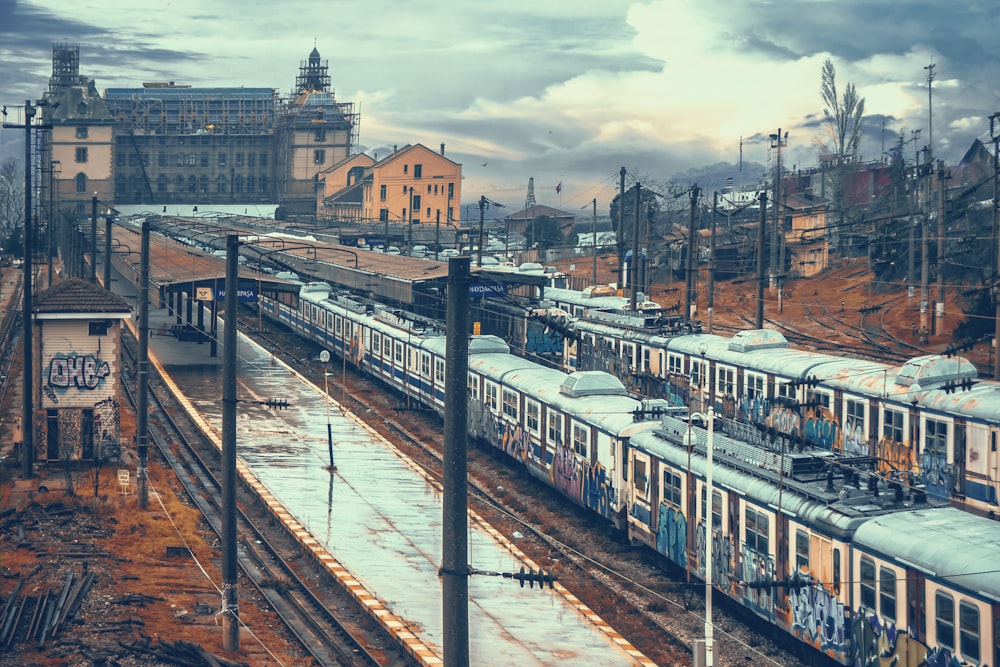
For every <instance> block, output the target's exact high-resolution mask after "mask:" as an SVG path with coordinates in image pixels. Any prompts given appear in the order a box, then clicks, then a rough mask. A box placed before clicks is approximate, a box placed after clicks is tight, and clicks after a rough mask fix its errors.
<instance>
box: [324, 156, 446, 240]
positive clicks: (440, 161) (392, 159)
mask: <svg viewBox="0 0 1000 667" xmlns="http://www.w3.org/2000/svg"><path fill="white" fill-rule="evenodd" d="M318 178H319V179H321V180H322V181H323V193H324V196H323V201H322V204H321V210H322V211H323V216H325V217H327V218H331V219H333V220H337V221H341V222H349V223H362V222H366V223H372V222H381V223H385V224H410V223H413V224H419V223H441V224H442V225H445V224H450V223H454V222H455V221H456V220H457V206H458V205H459V203H460V202H461V197H462V192H461V187H462V165H461V164H458V163H457V162H453V161H451V160H449V159H448V158H447V157H445V155H444V144H441V150H440V152H434V151H432V150H430V149H429V148H427V147H426V146H424V145H422V144H414V145H408V146H404V147H403V148H401V149H398V150H393V153H392V155H390V156H389V157H387V158H384V159H382V160H376V159H374V158H371V157H369V156H367V155H353V156H351V157H349V158H347V159H345V160H342V161H340V162H338V163H337V164H336V165H334V166H333V167H332V168H330V169H329V170H328V171H325V172H323V173H322V174H320V175H319V177H318Z"/></svg>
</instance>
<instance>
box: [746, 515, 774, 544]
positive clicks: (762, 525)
mask: <svg viewBox="0 0 1000 667" xmlns="http://www.w3.org/2000/svg"><path fill="white" fill-rule="evenodd" d="M745 515H746V520H745V521H744V525H745V526H746V533H745V535H744V541H745V542H746V545H747V546H748V547H750V548H751V549H753V550H754V551H756V552H757V553H759V554H766V553H768V552H769V551H770V542H769V534H770V532H771V531H770V524H771V517H769V516H768V515H767V514H765V513H764V512H758V511H757V510H755V509H754V508H752V507H747V509H746V512H745Z"/></svg>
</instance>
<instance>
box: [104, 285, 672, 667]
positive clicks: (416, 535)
mask: <svg viewBox="0 0 1000 667" xmlns="http://www.w3.org/2000/svg"><path fill="white" fill-rule="evenodd" d="M116 291H117V289H116ZM122 291H123V292H128V291H129V288H128V287H127V286H126V287H125V288H124V289H123V290H122ZM173 323H174V316H172V315H169V314H168V313H167V311H166V310H163V309H151V310H150V314H149V326H150V329H153V330H155V329H163V328H165V327H169V326H170V325H171V324H173ZM221 330H222V325H220V336H221ZM210 350H211V346H210V345H209V344H207V343H202V344H199V343H195V342H184V341H180V340H178V339H177V338H174V337H170V336H151V337H150V358H151V361H152V362H153V363H154V364H156V365H157V366H158V367H159V368H160V369H161V370H162V372H164V373H166V374H167V375H168V376H169V378H170V382H171V383H172V384H174V385H175V386H176V388H177V390H179V392H181V393H182V394H183V395H184V396H185V397H186V399H185V400H186V404H187V407H188V410H189V412H194V413H196V414H197V415H198V418H199V419H201V420H203V428H204V429H206V430H207V431H209V432H211V433H214V434H215V439H216V445H217V446H221V424H222V416H221V415H222V406H221V397H222V392H221V386H222V370H223V369H222V346H221V344H220V345H219V347H218V352H219V356H216V357H212V356H210ZM237 356H238V365H239V368H238V384H239V389H238V395H239V398H240V401H241V402H240V404H239V408H238V417H237V435H236V437H237V448H238V457H239V467H240V470H239V474H240V475H241V477H242V478H243V479H244V481H246V482H247V483H248V484H251V485H252V486H254V487H255V488H256V489H257V491H258V493H259V494H260V495H261V496H262V497H264V498H265V499H266V500H267V502H268V503H269V504H270V506H271V511H272V512H273V513H274V514H275V515H276V516H277V517H279V519H280V520H281V521H283V522H284V523H285V525H286V526H287V527H288V529H289V530H290V531H291V532H293V533H294V534H295V535H296V536H297V537H298V539H299V540H300V541H301V542H302V543H303V545H304V546H305V547H306V549H308V551H309V553H311V554H312V556H313V558H315V559H316V560H317V561H318V562H320V563H321V564H322V565H323V566H324V567H326V568H327V569H328V570H329V571H330V572H332V573H333V574H334V575H335V576H337V577H338V578H339V579H340V580H341V581H342V582H344V583H345V584H346V585H347V586H349V587H350V588H351V589H352V590H354V591H355V595H356V596H357V597H358V599H360V600H362V601H363V603H364V604H365V605H366V606H367V608H368V609H369V610H370V612H371V614H372V615H373V616H374V617H375V618H377V619H378V621H379V622H380V623H381V624H382V625H383V626H384V627H386V628H387V629H388V630H389V631H390V632H391V633H393V634H394V635H395V636H397V637H398V638H400V639H401V640H402V641H403V642H404V643H405V644H406V645H407V646H408V647H409V649H410V652H411V654H412V655H414V656H415V657H416V658H417V659H418V660H419V662H420V663H421V664H425V665H440V664H443V661H442V656H441V649H440V647H441V645H442V643H443V629H442V599H441V598H442V593H441V590H442V586H441V580H440V579H439V578H438V574H437V571H438V567H439V565H440V562H441V542H442V491H441V487H440V485H439V484H438V483H437V482H435V481H433V480H430V479H428V478H426V477H425V476H424V475H423V474H422V473H421V471H420V470H419V469H418V468H417V466H416V465H414V464H413V463H412V462H411V461H408V460H407V458H406V457H405V456H404V455H403V454H402V453H401V452H399V451H397V450H396V449H395V448H393V447H392V445H391V444H390V443H389V442H387V441H386V440H385V439H384V438H382V437H381V436H380V435H379V434H378V433H376V432H375V431H374V430H372V429H371V428H370V427H369V426H368V425H367V424H365V423H364V422H362V421H361V420H360V419H358V418H357V417H355V416H354V415H352V414H351V413H349V412H348V411H346V410H344V409H342V408H341V406H340V405H339V404H338V403H336V402H335V401H333V400H332V399H328V398H326V397H325V395H324V394H323V391H322V389H318V388H316V387H315V386H314V385H313V384H311V383H310V382H308V381H306V380H305V379H304V378H303V377H301V376H300V375H298V374H297V373H296V372H295V371H294V370H293V369H291V368H289V367H288V366H286V365H285V364H283V363H282V362H281V361H280V360H277V359H275V358H274V357H273V356H272V355H271V354H270V353H268V352H267V351H266V350H264V349H263V348H261V347H260V346H258V345H257V344H255V343H253V342H252V341H249V340H248V339H246V338H244V337H243V336H240V343H239V349H238V355H237ZM336 391H337V389H336V388H335V387H334V383H333V378H332V377H331V388H330V393H331V394H332V395H336ZM271 398H280V399H284V400H286V401H287V402H288V408H287V409H285V410H272V409H270V408H268V407H266V406H265V405H261V404H258V403H255V402H254V401H267V400H268V399H271ZM328 414H329V417H328V416H327V415H328ZM328 420H329V423H330V427H331V429H332V431H333V442H334V458H335V462H336V471H335V472H334V473H332V474H331V473H330V472H329V471H328V469H327V466H328V464H329V455H328V441H327V422H328ZM469 564H470V565H471V566H472V567H474V568H476V569H478V570H482V571H493V572H515V571H518V570H519V569H520V568H521V567H522V566H524V567H535V568H536V567H538V566H537V565H536V564H535V563H533V562H531V561H530V559H528V558H527V557H526V556H524V555H523V554H521V553H520V552H519V551H518V550H517V548H516V546H515V545H514V544H512V543H511V542H510V541H509V540H507V539H506V538H505V537H504V536H502V535H499V534H498V533H497V532H496V531H494V530H493V529H492V528H491V527H489V526H487V525H486V524H484V523H483V522H482V521H481V520H480V519H479V518H478V517H476V516H475V515H474V514H473V513H470V530H469ZM469 634H470V637H469V647H470V656H471V661H472V664H477V665H486V664H488V665H491V666H504V665H510V666H514V665H517V666H522V665H567V664H586V665H652V664H653V663H652V662H650V661H649V660H648V659H646V658H645V657H644V656H643V655H642V654H641V653H639V652H638V651H637V650H636V649H635V648H634V647H633V646H631V644H629V642H627V641H626V640H625V639H624V638H623V637H621V635H619V634H618V633H617V632H615V631H614V630H613V629H612V628H610V627H609V626H608V625H607V624H606V623H604V622H603V621H602V620H601V619H600V618H599V617H597V616H596V615H595V614H594V613H593V612H592V611H590V610H589V609H587V608H586V607H585V606H583V604H582V603H581V602H580V601H579V600H577V599H576V598H575V597H574V596H573V595H572V594H571V593H569V592H568V591H566V590H565V589H564V588H563V587H562V586H560V585H559V584H558V583H557V584H556V587H555V589H554V590H549V589H545V590H544V591H539V590H538V589H537V588H535V589H531V588H527V587H525V588H521V587H520V586H519V585H518V584H517V583H515V582H513V581H512V580H510V579H503V578H501V577H486V576H473V577H471V578H470V580H469Z"/></svg>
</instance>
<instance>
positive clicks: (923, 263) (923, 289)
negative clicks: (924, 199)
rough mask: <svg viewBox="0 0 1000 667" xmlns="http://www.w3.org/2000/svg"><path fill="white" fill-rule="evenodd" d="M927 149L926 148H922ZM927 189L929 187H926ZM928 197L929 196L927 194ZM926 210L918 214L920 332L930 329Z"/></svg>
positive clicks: (925, 161) (925, 158) (928, 160)
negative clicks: (919, 221)
mask: <svg viewBox="0 0 1000 667" xmlns="http://www.w3.org/2000/svg"><path fill="white" fill-rule="evenodd" d="M924 151H927V148H926V147H925V148H924ZM924 164H926V165H930V156H929V155H928V154H927V153H926V152H925V154H924ZM928 189H929V188H928ZM928 199H930V196H929V195H928ZM927 217H928V216H927V213H926V211H921V214H920V220H921V225H920V330H921V331H922V332H927V331H930V326H929V323H928V321H927V307H928V305H929V301H930V290H929V289H928V287H927V281H928V278H929V276H928V269H929V268H930V267H929V266H928V264H929V263H928V261H927V242H928V239H927V232H928V222H929V221H928V219H927Z"/></svg>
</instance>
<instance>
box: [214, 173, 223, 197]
mask: <svg viewBox="0 0 1000 667" xmlns="http://www.w3.org/2000/svg"><path fill="white" fill-rule="evenodd" d="M215 191H216V192H221V193H225V192H226V177H225V176H223V175H222V174H219V176H218V178H216V179H215Z"/></svg>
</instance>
